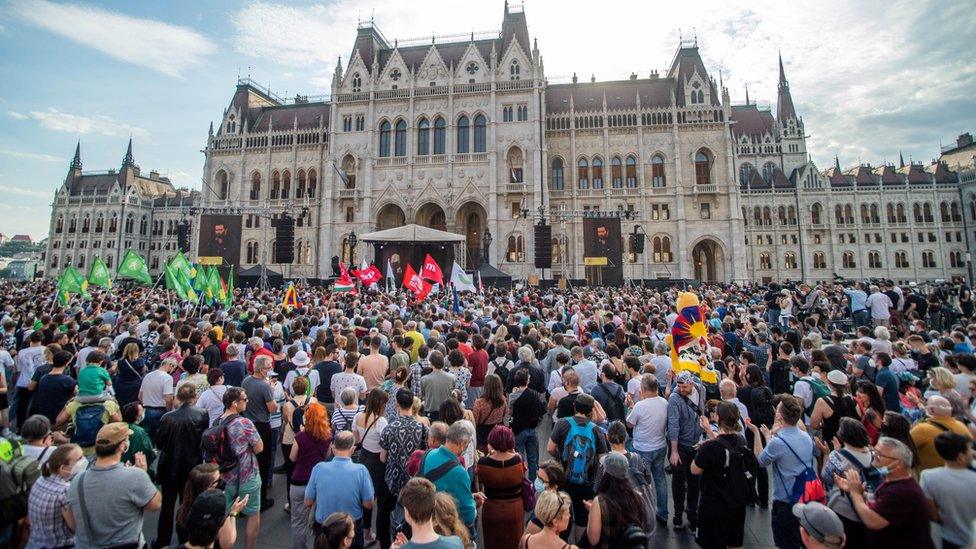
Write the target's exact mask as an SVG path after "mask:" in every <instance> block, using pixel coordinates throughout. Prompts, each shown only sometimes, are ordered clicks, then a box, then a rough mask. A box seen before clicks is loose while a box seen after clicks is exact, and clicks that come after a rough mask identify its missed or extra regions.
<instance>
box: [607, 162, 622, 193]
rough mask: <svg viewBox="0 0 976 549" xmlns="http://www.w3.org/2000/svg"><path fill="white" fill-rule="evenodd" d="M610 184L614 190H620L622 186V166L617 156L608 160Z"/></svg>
mask: <svg viewBox="0 0 976 549" xmlns="http://www.w3.org/2000/svg"><path fill="white" fill-rule="evenodd" d="M610 184H611V185H612V186H613V188H614V189H620V188H623V186H624V180H623V164H622V163H621V162H620V157H619V156H615V157H613V158H611V159H610Z"/></svg>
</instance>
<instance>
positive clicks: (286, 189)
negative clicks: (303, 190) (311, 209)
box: [281, 170, 291, 200]
mask: <svg viewBox="0 0 976 549" xmlns="http://www.w3.org/2000/svg"><path fill="white" fill-rule="evenodd" d="M289 196H291V172H289V171H288V170H285V171H284V173H283V174H282V176H281V199H282V200H288V197H289Z"/></svg>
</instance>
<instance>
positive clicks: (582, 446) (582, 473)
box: [562, 416, 596, 485]
mask: <svg viewBox="0 0 976 549" xmlns="http://www.w3.org/2000/svg"><path fill="white" fill-rule="evenodd" d="M566 421H568V422H569V432H568V433H566V442H565V444H564V445H563V455H562V462H563V468H564V469H565V471H566V480H567V481H568V482H570V483H572V484H577V485H580V484H586V480H587V478H589V468H590V464H591V463H592V461H593V458H594V457H595V456H596V437H595V436H594V435H593V422H592V421H589V420H587V422H586V423H585V424H583V425H580V424H578V423H577V422H576V419H574V418H573V417H572V416H571V417H568V418H566Z"/></svg>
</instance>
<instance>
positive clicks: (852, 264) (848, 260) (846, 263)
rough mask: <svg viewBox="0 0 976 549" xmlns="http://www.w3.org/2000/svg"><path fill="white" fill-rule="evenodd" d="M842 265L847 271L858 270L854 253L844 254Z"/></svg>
mask: <svg viewBox="0 0 976 549" xmlns="http://www.w3.org/2000/svg"><path fill="white" fill-rule="evenodd" d="M841 265H843V267H844V268H845V269H856V268H857V262H856V261H854V252H844V254H843V255H842V256H841Z"/></svg>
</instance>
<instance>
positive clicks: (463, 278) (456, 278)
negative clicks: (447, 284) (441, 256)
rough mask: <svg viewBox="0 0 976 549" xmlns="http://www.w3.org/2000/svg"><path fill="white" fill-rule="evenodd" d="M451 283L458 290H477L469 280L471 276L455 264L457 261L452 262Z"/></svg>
mask: <svg viewBox="0 0 976 549" xmlns="http://www.w3.org/2000/svg"><path fill="white" fill-rule="evenodd" d="M451 284H454V287H455V288H457V289H458V291H459V292H463V291H465V290H467V291H469V292H476V291H478V290H477V288H475V286H474V282H472V280H471V276H470V275H468V274H467V273H465V272H464V269H462V268H461V266H460V265H458V264H457V261H455V262H454V266H453V267H452V268H451Z"/></svg>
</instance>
